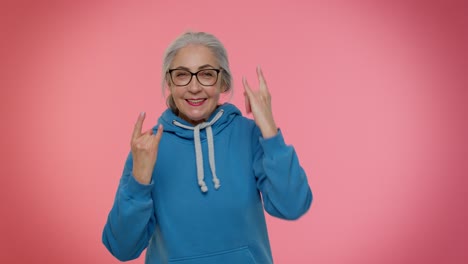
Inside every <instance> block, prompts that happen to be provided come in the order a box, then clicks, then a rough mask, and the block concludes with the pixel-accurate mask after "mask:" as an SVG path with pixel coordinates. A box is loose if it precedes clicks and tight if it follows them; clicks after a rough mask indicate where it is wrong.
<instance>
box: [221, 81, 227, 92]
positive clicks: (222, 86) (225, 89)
mask: <svg viewBox="0 0 468 264" xmlns="http://www.w3.org/2000/svg"><path fill="white" fill-rule="evenodd" d="M227 90H228V88H227V85H226V84H225V83H224V82H223V83H222V84H221V93H225V92H227Z"/></svg>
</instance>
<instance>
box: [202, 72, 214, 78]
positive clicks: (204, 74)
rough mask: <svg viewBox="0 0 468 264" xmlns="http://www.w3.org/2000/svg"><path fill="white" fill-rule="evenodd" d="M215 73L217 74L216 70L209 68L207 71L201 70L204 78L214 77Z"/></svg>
mask: <svg viewBox="0 0 468 264" xmlns="http://www.w3.org/2000/svg"><path fill="white" fill-rule="evenodd" d="M215 75H216V72H215V71H210V70H207V71H201V72H200V76H201V77H202V78H213V77H215Z"/></svg>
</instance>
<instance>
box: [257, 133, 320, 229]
mask: <svg viewBox="0 0 468 264" xmlns="http://www.w3.org/2000/svg"><path fill="white" fill-rule="evenodd" d="M254 137H255V138H256V150H255V157H254V163H253V166H254V173H255V176H256V177H257V187H258V189H259V190H260V192H261V193H262V198H263V204H264V208H265V210H266V211H267V212H268V213H269V214H270V215H272V216H275V217H279V218H282V219H287V220H295V219H298V218H299V217H301V216H302V215H303V214H305V213H306V212H307V210H308V209H309V207H310V205H311V203H312V191H311V189H310V186H309V184H308V181H307V176H306V174H305V172H304V170H303V168H302V167H301V165H300V164H299V159H298V157H297V155H296V151H295V150H294V148H293V147H292V146H288V145H286V144H285V142H284V139H283V135H282V133H281V131H280V130H278V133H277V134H276V136H274V137H272V138H268V139H264V138H262V136H261V134H260V132H259V130H258V129H257V130H256V134H255V136H254Z"/></svg>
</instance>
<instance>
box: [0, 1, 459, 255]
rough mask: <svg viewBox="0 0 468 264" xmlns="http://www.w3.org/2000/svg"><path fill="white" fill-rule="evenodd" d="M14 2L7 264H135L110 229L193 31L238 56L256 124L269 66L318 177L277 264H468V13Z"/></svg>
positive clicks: (7, 11)
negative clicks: (134, 138)
mask: <svg viewBox="0 0 468 264" xmlns="http://www.w3.org/2000/svg"><path fill="white" fill-rule="evenodd" d="M7 2H11V3H5V2H2V4H1V5H2V6H1V7H0V10H1V11H0V14H1V16H0V17H1V21H0V22H1V23H0V29H1V31H0V32H1V33H0V34H1V35H0V37H1V41H0V45H1V49H0V55H1V60H0V67H1V72H0V82H1V83H0V87H1V98H0V109H1V122H2V124H1V126H2V129H1V132H0V133H1V137H0V143H1V150H0V151H1V155H2V157H1V158H2V159H1V173H2V175H1V179H2V180H1V185H0V190H1V192H0V212H1V217H0V232H1V233H0V234H1V235H0V243H1V244H0V262H1V263H106V264H110V263H119V262H118V261H117V260H115V259H114V258H113V257H112V256H111V255H110V254H109V253H108V252H107V251H106V249H105V248H104V246H103V245H102V243H101V232H102V228H103V226H104V223H105V221H106V217H107V213H108V211H109V209H110V207H111V205H112V202H113V199H114V194H115V190H116V188H117V184H118V180H119V177H120V175H121V171H122V168H123V162H124V160H125V157H126V155H127V153H128V151H129V140H130V135H131V131H132V128H133V124H134V121H135V119H136V117H137V115H138V113H139V112H140V111H146V112H147V121H151V122H147V123H146V126H147V128H149V127H150V126H152V125H153V124H154V123H155V122H156V119H157V117H158V116H159V114H160V113H161V112H162V111H163V109H164V108H165V105H164V100H163V98H162V96H161V91H160V88H159V83H160V76H159V71H160V67H161V66H160V63H161V58H162V53H163V51H164V49H165V47H166V46H167V45H168V43H169V42H170V41H171V40H173V39H174V38H175V37H176V36H177V35H179V34H181V33H182V32H183V31H184V30H187V29H193V30H201V31H208V32H211V33H214V34H215V35H217V36H218V37H219V38H220V39H221V40H222V41H223V42H224V43H225V45H226V47H227V49H228V52H229V53H230V59H231V64H232V70H233V74H234V82H235V84H234V85H235V95H234V98H233V99H232V102H233V103H235V104H237V105H238V106H239V107H241V109H242V110H243V109H244V105H243V98H242V86H241V78H242V76H243V75H245V76H247V78H248V79H249V80H250V83H252V84H254V83H256V81H255V79H254V78H255V67H256V65H261V66H262V67H263V70H264V73H265V76H266V78H267V81H268V83H269V86H270V90H271V93H272V97H273V107H274V113H275V118H276V121H277V123H278V125H279V126H280V127H281V128H282V129H283V131H284V134H285V137H286V140H287V142H288V143H290V144H293V145H294V146H295V147H296V150H297V152H298V154H299V157H300V159H301V162H302V164H303V166H304V168H305V169H306V171H307V172H308V177H309V181H310V184H311V186H312V189H313V192H314V195H315V200H314V203H313V206H312V208H311V210H310V211H309V212H308V214H307V215H305V216H304V217H303V218H301V219H300V220H298V221H295V222H287V221H282V220H278V219H274V218H272V217H268V219H267V220H268V225H269V230H270V237H271V243H272V249H273V254H274V259H275V262H276V263H331V264H334V263H336V264H342V263H447V264H455V263H457V264H458V263H460V264H461V263H468V238H467V236H468V228H467V223H468V217H467V216H468V212H467V209H468V208H467V205H466V203H467V200H468V199H467V195H466V189H467V188H466V187H468V186H467V185H468V181H467V176H468V158H467V157H468V153H467V143H468V142H467V135H468V125H467V120H468V119H467V118H468V116H467V115H468V114H467V113H468V109H467V103H468V102H467V99H468V92H467V91H468V80H467V75H468V74H467V73H468V66H467V62H468V48H467V47H468V32H467V31H468V23H467V22H468V21H467V17H468V15H467V14H468V4H466V3H464V2H463V1H433V2H434V3H433V2H431V1H424V2H423V1H405V2H403V1H402V2H401V3H397V2H392V3H390V2H391V1H388V2H389V3H385V2H384V1H382V2H381V3H376V2H371V1H340V2H338V1H298V0H296V1H294V0H292V1H246V0H242V1H230V2H224V1H203V0H201V1H80V2H78V1H74V2H71V1H70V2H68V1H67V2H65V1H64V2H62V3H60V1H54V2H55V3H52V2H50V3H49V2H46V1H16V2H15V1H7ZM40 2H42V3H40ZM143 262H144V260H143V257H142V258H140V259H139V260H135V261H133V262H131V263H143Z"/></svg>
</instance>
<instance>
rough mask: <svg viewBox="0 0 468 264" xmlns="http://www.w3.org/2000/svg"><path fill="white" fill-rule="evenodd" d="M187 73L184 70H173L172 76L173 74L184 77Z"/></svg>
mask: <svg viewBox="0 0 468 264" xmlns="http://www.w3.org/2000/svg"><path fill="white" fill-rule="evenodd" d="M188 75H189V73H188V72H186V71H175V72H174V76H175V77H176V78H185V77H187V76H188Z"/></svg>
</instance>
